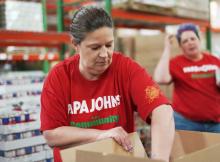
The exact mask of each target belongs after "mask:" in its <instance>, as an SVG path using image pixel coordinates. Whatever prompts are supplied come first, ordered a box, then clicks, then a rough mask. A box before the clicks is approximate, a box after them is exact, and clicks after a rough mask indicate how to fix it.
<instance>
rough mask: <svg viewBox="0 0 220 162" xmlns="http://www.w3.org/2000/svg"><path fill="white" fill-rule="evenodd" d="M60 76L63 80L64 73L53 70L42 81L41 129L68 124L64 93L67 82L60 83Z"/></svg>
mask: <svg viewBox="0 0 220 162" xmlns="http://www.w3.org/2000/svg"><path fill="white" fill-rule="evenodd" d="M61 78H63V80H65V75H63V74H62V72H61V74H58V73H57V72H56V71H55V70H53V71H52V72H50V74H49V75H48V77H47V78H46V80H45V82H44V87H43V90H42V94H41V114H40V118H41V130H42V131H44V130H48V129H54V128H57V127H60V126H67V125H68V115H67V106H68V103H67V98H68V96H66V95H65V94H67V92H66V93H64V92H65V86H66V85H67V83H62V81H61Z"/></svg>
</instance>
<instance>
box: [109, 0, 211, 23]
mask: <svg viewBox="0 0 220 162" xmlns="http://www.w3.org/2000/svg"><path fill="white" fill-rule="evenodd" d="M113 5H114V6H115V7H119V8H123V9H128V10H137V11H143V12H150V13H156V14H162V15H169V16H179V17H186V18H195V19H203V20H208V19H209V0H203V1H200V0H185V1H183V0H124V1H123V2H122V1H118V0H113Z"/></svg>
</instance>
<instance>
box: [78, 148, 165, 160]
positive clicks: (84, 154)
mask: <svg viewBox="0 0 220 162" xmlns="http://www.w3.org/2000/svg"><path fill="white" fill-rule="evenodd" d="M76 161H77V162H88V161H92V162H93V161H94V162H122V161H123V162H164V161H161V160H150V159H147V158H141V157H133V156H132V157H131V156H123V155H116V154H103V153H100V152H91V151H82V150H76Z"/></svg>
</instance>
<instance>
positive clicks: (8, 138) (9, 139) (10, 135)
mask: <svg viewBox="0 0 220 162" xmlns="http://www.w3.org/2000/svg"><path fill="white" fill-rule="evenodd" d="M13 139H14V137H13V134H8V135H6V141H12V140H13Z"/></svg>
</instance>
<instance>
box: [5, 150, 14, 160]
mask: <svg viewBox="0 0 220 162" xmlns="http://www.w3.org/2000/svg"><path fill="white" fill-rule="evenodd" d="M15 156H16V152H15V150H10V151H5V152H4V157H7V158H12V157H15Z"/></svg>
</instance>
